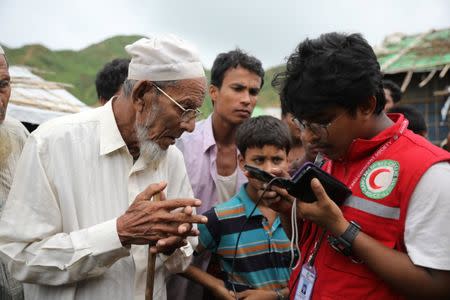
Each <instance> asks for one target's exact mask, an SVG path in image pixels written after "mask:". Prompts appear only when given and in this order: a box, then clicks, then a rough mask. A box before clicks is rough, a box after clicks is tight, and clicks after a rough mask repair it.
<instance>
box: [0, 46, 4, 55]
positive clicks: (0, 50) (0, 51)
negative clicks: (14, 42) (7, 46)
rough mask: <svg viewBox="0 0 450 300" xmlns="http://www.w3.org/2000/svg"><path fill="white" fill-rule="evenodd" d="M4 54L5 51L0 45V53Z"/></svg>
mask: <svg viewBox="0 0 450 300" xmlns="http://www.w3.org/2000/svg"><path fill="white" fill-rule="evenodd" d="M2 54H3V55H5V51H3V48H2V46H0V55H2Z"/></svg>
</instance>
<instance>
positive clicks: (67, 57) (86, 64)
mask: <svg viewBox="0 0 450 300" xmlns="http://www.w3.org/2000/svg"><path fill="white" fill-rule="evenodd" d="M139 38H141V36H136V35H130V36H115V37H112V38H109V39H106V40H104V41H102V42H100V43H97V44H93V45H91V46H89V47H87V48H84V49H82V50H80V51H71V50H61V51H52V50H49V49H47V48H46V47H44V46H42V45H27V46H23V47H21V48H16V49H12V48H11V49H9V48H7V47H4V48H5V52H6V54H7V56H8V60H9V63H10V64H11V65H25V66H29V67H33V68H34V70H33V72H34V73H36V75H38V76H41V77H43V78H44V79H46V80H50V81H56V82H62V83H69V84H71V85H73V87H72V88H71V89H69V91H70V92H71V93H72V94H74V95H75V96H76V97H77V98H79V99H80V100H82V101H83V102H85V103H86V104H88V105H94V104H95V103H96V101H97V95H96V92H95V75H96V74H97V72H98V70H100V69H101V68H102V67H103V65H104V64H105V63H107V62H109V61H111V60H112V59H114V58H119V57H128V55H127V54H126V52H125V50H124V46H125V45H127V44H130V43H132V42H134V41H136V40H137V39H139ZM279 69H280V67H276V68H272V69H269V70H267V71H266V76H265V78H264V81H265V84H264V87H263V89H262V91H261V94H260V97H259V100H258V106H262V107H268V106H278V105H279V104H278V102H279V101H278V96H277V94H276V92H275V90H274V89H273V88H272V87H271V85H270V83H271V81H272V78H273V74H274V72H275V71H279ZM206 73H207V76H208V78H209V75H210V73H209V70H206ZM211 109H212V107H211V101H210V99H209V98H207V99H205V104H204V105H203V107H202V111H203V112H204V114H205V115H207V114H208V113H209V112H210V111H211Z"/></svg>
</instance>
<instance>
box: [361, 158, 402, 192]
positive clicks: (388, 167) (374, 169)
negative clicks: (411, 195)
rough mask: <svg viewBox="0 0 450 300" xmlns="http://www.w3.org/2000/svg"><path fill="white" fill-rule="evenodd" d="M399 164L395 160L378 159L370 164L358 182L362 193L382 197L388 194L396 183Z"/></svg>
mask: <svg viewBox="0 0 450 300" xmlns="http://www.w3.org/2000/svg"><path fill="white" fill-rule="evenodd" d="M399 170H400V166H399V164H398V162H396V161H395V160H389V159H387V160H380V161H376V162H374V163H373V164H371V165H370V167H369V168H368V169H367V170H366V172H364V175H363V176H362V177H361V181H360V183H359V185H360V187H361V191H362V193H363V194H364V195H366V196H367V197H369V198H372V199H382V198H384V197H386V196H387V195H389V194H390V193H391V192H392V190H393V189H394V187H395V185H396V184H397V180H398V172H399Z"/></svg>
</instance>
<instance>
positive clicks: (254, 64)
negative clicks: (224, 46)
mask: <svg viewBox="0 0 450 300" xmlns="http://www.w3.org/2000/svg"><path fill="white" fill-rule="evenodd" d="M239 66H240V67H242V68H244V69H247V70H249V71H250V72H252V73H255V74H256V75H258V76H259V77H260V78H261V86H260V87H262V86H263V84H264V69H263V67H262V63H261V61H260V60H259V59H257V58H256V57H254V56H251V55H249V54H247V53H245V52H244V51H242V50H241V49H239V48H238V49H235V50H232V51H229V52H226V53H220V54H219V55H217V57H216V59H215V60H214V63H213V66H212V68H211V84H212V85H214V86H216V87H218V88H220V87H222V83H223V78H224V77H225V72H226V71H228V70H229V69H231V68H237V67H239Z"/></svg>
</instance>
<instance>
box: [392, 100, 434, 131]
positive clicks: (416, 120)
mask: <svg viewBox="0 0 450 300" xmlns="http://www.w3.org/2000/svg"><path fill="white" fill-rule="evenodd" d="M388 112H389V113H401V114H403V115H404V116H405V118H406V119H408V121H409V124H408V129H410V130H412V131H413V132H414V133H417V134H421V133H423V132H427V123H426V122H425V119H424V117H423V115H422V113H421V112H420V111H419V110H418V109H417V108H415V107H414V106H411V105H407V104H400V105H396V106H394V107H392V108H390V109H389V111H388Z"/></svg>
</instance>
